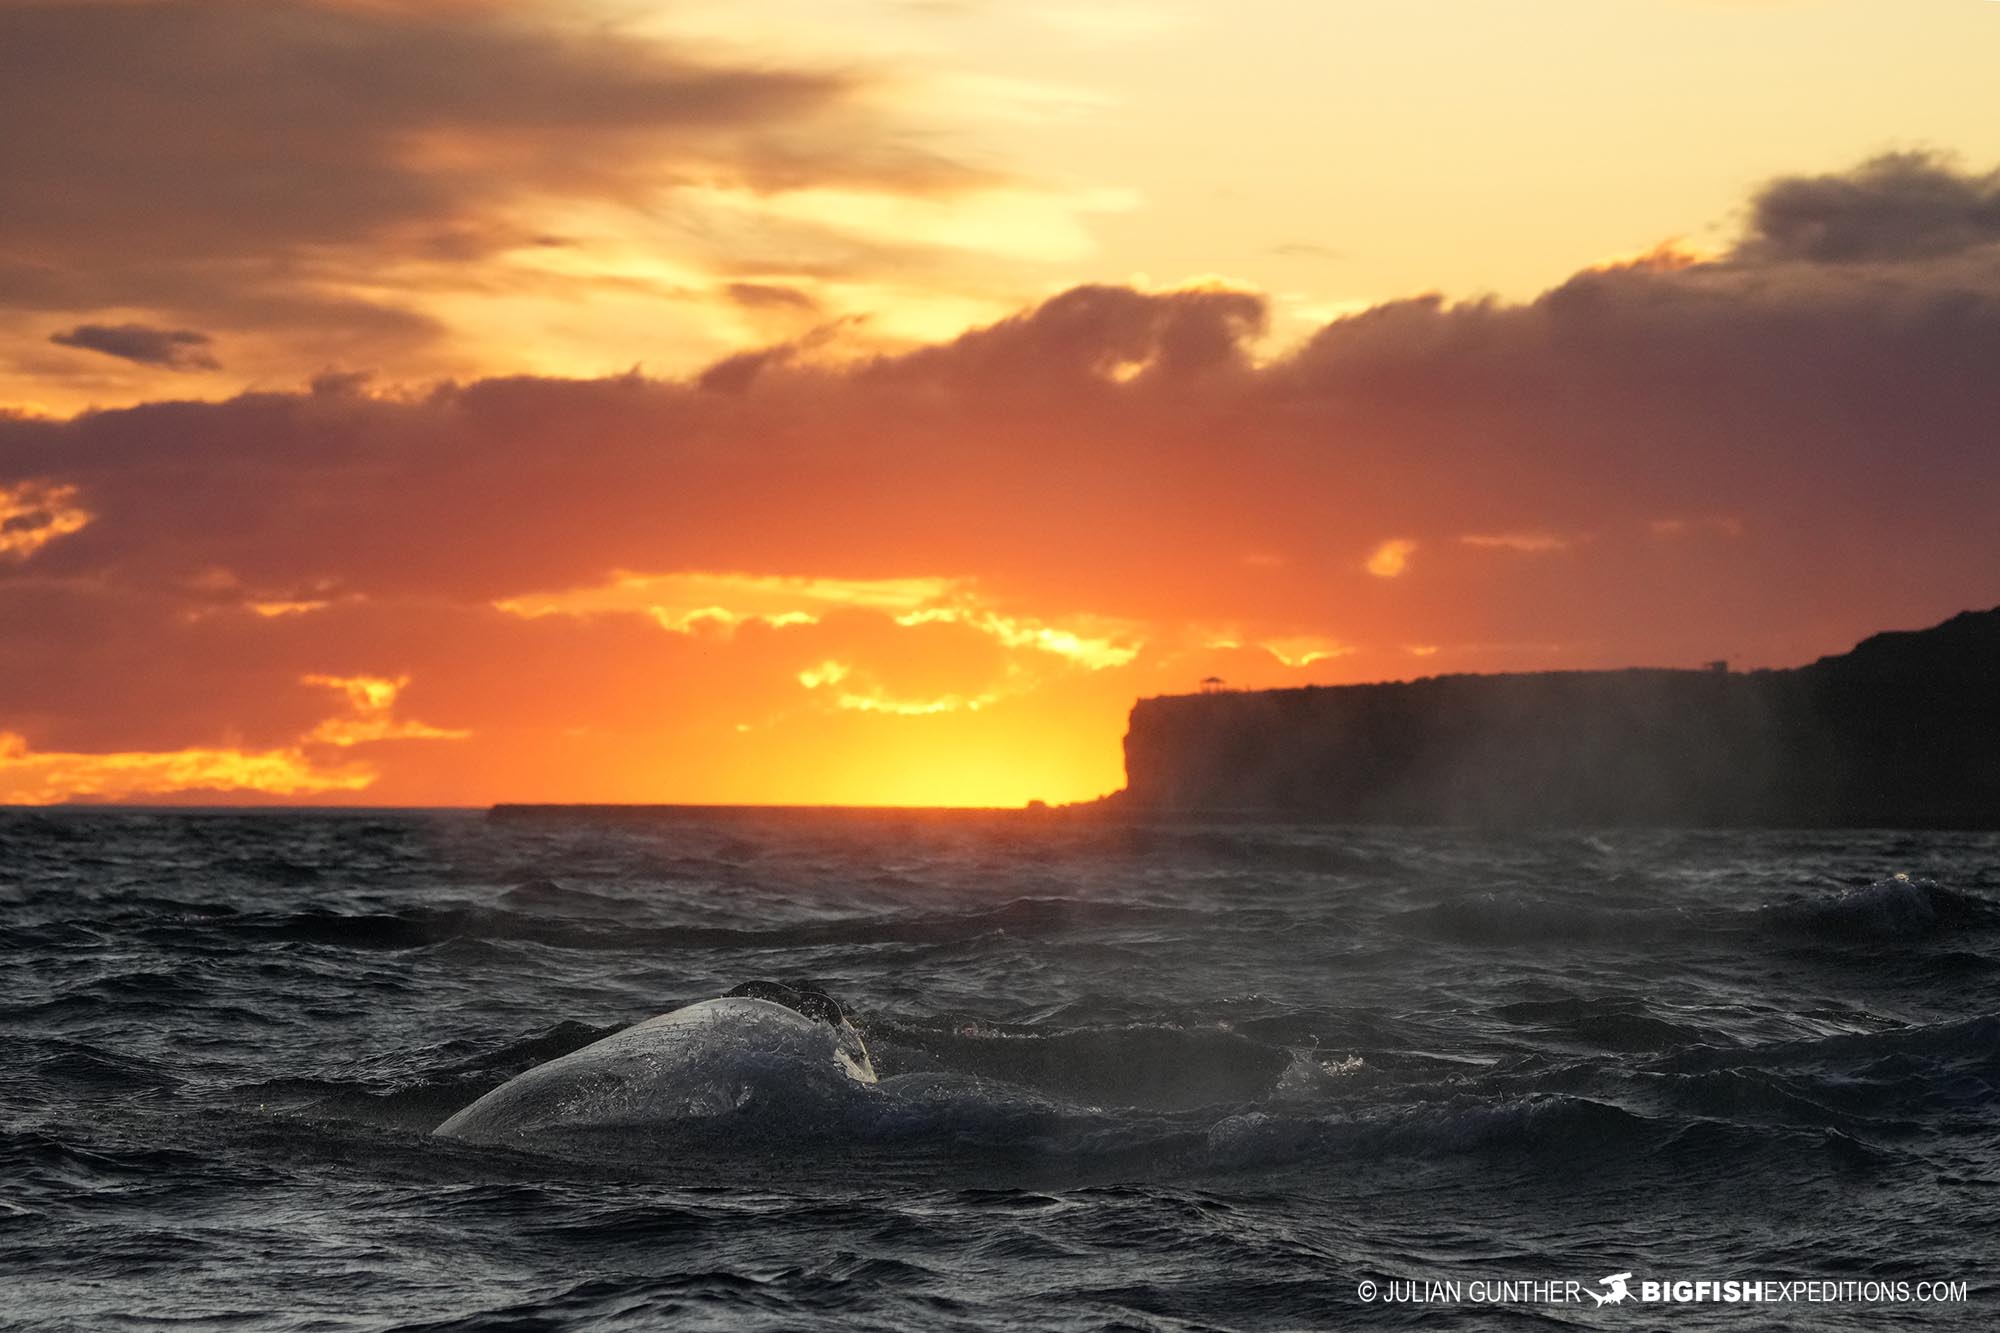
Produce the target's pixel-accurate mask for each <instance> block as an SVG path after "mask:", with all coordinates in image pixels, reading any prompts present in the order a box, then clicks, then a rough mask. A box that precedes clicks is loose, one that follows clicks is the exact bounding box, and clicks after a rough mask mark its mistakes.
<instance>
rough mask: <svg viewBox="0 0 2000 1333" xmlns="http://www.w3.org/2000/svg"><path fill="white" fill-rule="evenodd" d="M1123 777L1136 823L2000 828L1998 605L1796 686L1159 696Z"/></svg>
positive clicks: (1837, 662)
mask: <svg viewBox="0 0 2000 1333" xmlns="http://www.w3.org/2000/svg"><path fill="white" fill-rule="evenodd" d="M1125 772H1126V780H1127V786H1126V790H1125V792H1124V793H1122V794H1121V795H1120V796H1119V797H1118V798H1116V799H1117V800H1118V801H1119V803H1120V804H1123V805H1125V806H1127V807H1128V808H1131V809H1133V810H1135V812H1160V813H1191V812H1207V813H1221V812H1245V813H1254V814H1264V815H1271V816H1284V817H1293V818H1308V819H1324V820H1337V821H1342V822H1355V823H1370V822H1374V823H1419V824H1430V823H1464V824H1662V825H1764V826H1772V827H1811V826H1873V827H1891V828H1936V827H1951V828H2000V608H1996V609H1994V610H1992V611H1980V612H1966V613H1964V614H1962V615H1959V616H1955V617H1953V618H1952V619H1951V620H1948V621H1946V622H1945V623H1944V624H1942V625H1938V626H1936V627H1935V628H1932V629H1928V630H1920V631H1915V632H1910V633H1893V634H1878V635H1875V636H1874V637H1872V638H1870V639H1868V640H1866V641H1864V642H1863V643H1861V644H1860V645H1859V646H1858V647H1856V648H1855V649H1854V650H1853V651H1852V652H1850V653H1846V654H1843V655H1841V656H1837V657H1827V658H1822V659H1820V660H1819V661H1817V662H1814V663H1812V664H1811V665H1809V666H1803V667H1798V668H1795V669H1791V670H1782V671H1751V672H1723V671H1671V670H1636V669H1635V670H1626V671H1563V672H1544V673H1536V674H1525V675H1496V676H1437V677H1432V678H1429V679H1425V680H1416V681H1409V682H1402V683H1393V684H1382V685H1345V686H1334V687H1308V688H1305V689H1297V690H1263V691H1249V692H1236V693H1214V694H1196V695H1176V696H1168V697H1163V698H1154V699H1142V700H1140V701H1139V703H1138V704H1137V705H1136V706H1135V707H1134V708H1133V710H1132V717H1131V724H1130V729H1129V730H1128V732H1127V734H1126V737H1125Z"/></svg>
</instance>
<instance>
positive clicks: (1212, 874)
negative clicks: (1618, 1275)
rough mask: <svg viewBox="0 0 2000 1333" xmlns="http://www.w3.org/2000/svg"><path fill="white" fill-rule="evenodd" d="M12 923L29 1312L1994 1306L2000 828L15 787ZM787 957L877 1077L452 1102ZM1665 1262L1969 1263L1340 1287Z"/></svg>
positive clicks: (118, 1316) (1694, 1315)
mask: <svg viewBox="0 0 2000 1333" xmlns="http://www.w3.org/2000/svg"><path fill="white" fill-rule="evenodd" d="M1898 876H1902V877H1904V878H1898ZM0 958H4V962H5V967H4V968H0V1033H4V1039H5V1043H6V1045H5V1050H6V1053H7V1058H6V1059H5V1060H4V1061H0V1292H4V1294H5V1299H4V1304H0V1323H4V1324H5V1325H7V1326H9V1327H47V1328H69V1327H77V1328H99V1327H144V1326H147V1325H149V1324H153V1323H156V1322H157V1323H162V1324H164V1323H167V1322H171V1323H173V1324H174V1325H175V1326H177V1327H221V1326H229V1327H238V1328H296V1329H328V1330H333V1329H382V1328H425V1329H443V1328H468V1329H469V1328H501V1329H519V1330H527V1329H544V1328H550V1329H552V1328H567V1327H605V1328H663V1327H674V1328H731V1329H735V1328H773V1329H777V1328H787V1329H789V1328H807V1327H828V1328H925V1329H944V1328H1019V1329H1045V1328H1104V1327H1128V1328H1160V1329H1181V1328H1299V1327H1325V1326H1331V1325H1342V1324H1350V1323H1372V1324H1381V1325H1387V1326H1400V1327H1433V1326H1436V1327H1481V1328H1486V1327H1524V1328H1526V1327H1535V1328H1547V1327H1551V1326H1565V1325H1567V1326H1574V1327H1582V1328H1616V1327H1647V1326H1657V1325H1658V1324H1659V1323H1663V1322H1671V1323H1673V1324H1674V1325H1675V1326H1683V1325H1689V1326H1696V1327H1701V1326H1715V1327H1723V1326H1727V1327H1768V1326H1775V1325H1777V1324H1779V1323H1781V1322H1786V1321H1789V1322H1791V1323H1793V1324H1794V1325H1796V1326H1809V1327H1825V1328H1855V1329H1859V1328H1878V1327H1883V1326H1885V1325H1889V1326H1916V1325H1926V1326H1929V1325H1935V1326H1964V1327H1976V1326H1981V1325H1983V1324H1984V1323H1985V1322H1987V1321H1988V1320H1989V1319H1990V1318H1991V1316H1992V1313H1993V1294H1994V1286H1993V1279H1992V1269H1993V1256H1994V1254H1995V1253H1996V1240H1995V1238H1996V1236H2000V1100H1996V1088H2000V839H1995V838H1994V837H1992V836H1989V835H1953V834H1923V835H1904V834H1890V833H1867V832H1864V833H1854V832H1830V833H1812V834H1787V833H1743V832H1727V833H1720V832H1703V833H1661V832H1616V833H1594V834H1560V833H1548V834H1520V835H1507V836H1501V835H1488V834H1474V833H1463V832H1450V831H1413V830H1381V829H1368V830H1357V829H1329V828H1294V827H1283V826H1239V825H1228V826H1224V825H1217V826H1212V827H1211V826H1196V827H1190V826H1185V825H1179V826H1175V827H1172V828H1166V827H1128V826H1111V825H1105V824H1090V823H1082V822H1074V821H1067V820H1064V819H1061V818H1046V819H1035V818H1031V817H1000V816H990V815H988V816H966V815H912V814H868V815H860V814H846V815H841V814H811V813H775V812H774V813H759V814H748V813H736V814H730V813H709V814H697V813H689V814H683V815H677V816H675V817H672V818H665V819H658V820H653V821H650V822H637V821H632V822H623V823H607V822H589V821H583V820H577V821H571V822H560V823H552V822H544V823H534V824H530V823H505V822H492V821H489V820H487V819H486V818H484V817H483V816H478V815H469V814H410V813H392V814H340V815H294V814H254V815H222V814H149V813H97V812H78V813H53V814H33V813H5V812H0ZM760 976H761V977H777V978H789V979H811V980H816V981H818V982H819V983H821V984H823V985H824V986H826V987H827V988H829V989H830V990H832V991H833V992H834V993H835V994H837V995H839V996H840V997H841V998H842V999H843V1000H845V1001H846V1002H847V1003H848V1004H849V1005H850V1006H851V1007H852V1008H853V1009H854V1011H855V1013H856V1016H857V1021H858V1022H859V1024H860V1026H861V1028H862V1029H863V1031H864V1032H865V1034H866V1038H867V1042H868V1045H869V1047H870V1048H871V1050H872V1052H873V1056H874V1061H875V1064H876V1067H877V1069H878V1071H879V1073H880V1074H881V1075H882V1082H881V1084H880V1085H879V1086H878V1087H876V1088H873V1089H867V1090H864V1092H865V1095H862V1094H857V1096H856V1097H855V1098H853V1099H850V1102H844V1103H842V1104H841V1105H838V1106H831V1105H828V1104H826V1103H824V1102H823V1101H822V1100H816V1099H815V1098H813V1097H811V1096H807V1095H805V1093H804V1092H803V1091H801V1092H800V1094H799V1095H798V1096H796V1097H789V1096H788V1095H787V1093H786V1085H785V1084H784V1083H783V1082H782V1080H780V1081H779V1082H777V1083H774V1084H773V1083H767V1084H761V1085H759V1087H758V1088H757V1089H756V1090H755V1096H754V1097H752V1096H750V1095H749V1094H748V1093H744V1094H743V1095H742V1097H741V1098H740V1099H739V1100H740V1101H741V1103H742V1104H741V1107H740V1109H739V1110H737V1111H732V1112H729V1113H728V1114H726V1115H724V1116H723V1117H722V1120H721V1121H720V1122H719V1123H718V1122H708V1123H703V1124H699V1125H696V1124H689V1123H672V1124H663V1125H656V1126H650V1127H648V1128H647V1132H644V1133H636V1134H634V1135H633V1136H631V1137H630V1138H629V1139H623V1140H621V1139H618V1138H615V1137H614V1138H612V1139H606V1138H604V1137H603V1136H598V1137H595V1138H593V1139H591V1140H589V1141H588V1142H584V1141H581V1140H579V1141H578V1142H576V1143H573V1144H572V1143H564V1142H557V1143H553V1144H550V1145H549V1146H548V1150H547V1151H535V1152H527V1151H514V1150H502V1149H495V1148H488V1147H475V1146H470V1145H467V1144H463V1143H455V1142H452V1141H449V1140H445V1139H438V1138H433V1137H431V1135H430V1131H431V1130H432V1129H434V1128H435V1127H436V1126H437V1125H438V1124H439V1123H440V1122H442V1121H443V1120H444V1119H445V1118H446V1117H448V1116H450V1115H451V1114H452V1113H453V1112H454V1111H456V1110H458V1109H459V1108H461V1107H463V1106H465V1105H467V1104H468V1103H470V1102H471V1101H473V1100H474V1099H475V1098H477V1097H479V1096H480V1095H481V1094H483V1093H485V1092H486V1091H488V1090H490V1089H492V1088H494V1087H496V1086H498V1085H499V1084H501V1083H502V1082H504V1081H505V1080H507V1079H508V1078H510V1077H512V1076H513V1075H515V1074H518V1073H520V1072H522V1071H523V1070H525V1069H528V1068H530V1067H532V1066H534V1065H537V1064H540V1063H542V1062H544V1061H547V1060H550V1059H552V1058H555V1057H557V1056H560V1055H563V1054H565V1053H567V1052H569V1051H571V1050H574V1049H577V1048H579V1047H581V1046H584V1045H586V1044H588V1043H589V1042H592V1041H594V1040H597V1039H599V1038H601V1037H603V1036H606V1035H609V1034H610V1033H612V1032H614V1031H616V1030H618V1029H619V1028H621V1027H623V1026H624V1025H627V1024H630V1023H633V1022H635V1021H638V1020H640V1019H644V1018H647V1017H649V1016H652V1015H655V1014H659V1013H662V1012H665V1011H668V1010H672V1009H675V1008H677V1007H679V1006H681V1005H683V1004H687V1003H689V1002H692V1001H695V1000H699V999H703V998H705V997H709V996H713V995H717V994H719V993H721V992H723V991H725V990H727V989H729V988H730V987H731V986H733V985H735V984H736V983H737V982H739V981H742V980H744V979H745V978H748V977H760ZM725 1091H727V1090H725ZM850 1103H851V1104H850ZM1625 1271H1630V1272H1633V1273H1635V1274H1637V1275H1638V1277H1635V1278H1634V1279H1633V1280H1634V1282H1635V1284H1636V1283H1637V1282H1638V1281H1639V1280H1640V1279H1641V1278H1645V1277H1659V1278H1666V1279H1698V1278H1718V1279H1719V1278H1736V1277H1760V1278H1799V1277H1814V1276H1817V1277H1831V1278H1842V1279H1860V1278H1868V1279H1877V1280H1882V1281H1896V1280H1908V1281H1916V1280H1920V1279H1928V1278H1946V1279H1959V1280H1965V1281H1968V1282H1969V1283H1970V1302H1969V1303H1968V1304H1965V1305H1955V1306H1932V1307H1920V1306H1915V1305H1891V1306H1884V1305H1881V1304H1869V1303H1847V1304H1822V1305H1815V1306H1811V1307H1792V1308H1789V1309H1786V1310H1782V1311H1772V1310H1769V1309H1766V1310H1746V1309H1742V1308H1738V1307H1731V1306H1726V1305H1720V1304H1711V1305H1693V1306H1686V1307H1680V1308H1676V1309H1674V1310H1672V1311H1671V1312H1666V1311H1654V1312H1653V1313H1651V1314H1648V1313H1647V1312H1645V1311H1643V1310H1638V1309H1635V1307H1634V1306H1632V1305H1630V1304H1628V1305H1626V1306H1624V1307H1622V1308H1621V1307H1616V1306H1614V1307H1608V1308H1602V1309H1600V1308H1598V1307H1597V1306H1595V1305H1594V1304H1592V1303H1591V1302H1589V1301H1584V1302H1583V1303H1581V1304H1567V1303H1565V1304H1522V1303H1516V1304H1504V1305H1484V1306H1473V1305H1468V1304H1459V1305H1447V1304H1430V1305H1424V1306H1415V1305H1407V1304H1403V1305H1385V1304H1383V1303H1381V1302H1380V1300H1379V1299H1378V1300H1377V1301H1376V1302H1374V1303H1365V1302H1363V1301H1362V1300H1361V1299H1360V1297H1359V1295H1358V1287H1359V1284H1360V1283H1362V1282H1363V1281H1373V1282H1376V1283H1388V1282H1391V1281H1396V1282H1401V1281H1403V1280H1406V1279H1415V1280H1417V1281H1419V1282H1423V1281H1427V1280H1436V1281H1447V1280H1459V1281H1461V1282H1470V1281H1472V1280H1477V1279H1485V1280H1498V1279H1517V1280H1520V1279H1524V1280H1539V1279H1554V1280H1561V1279H1579V1280H1582V1281H1583V1282H1585V1283H1586V1284H1587V1285H1588V1286H1590V1287H1592V1288H1594V1289H1597V1290H1602V1287H1601V1286H1600V1285H1599V1284H1598V1279H1599V1278H1601V1277H1602V1276H1604V1275H1606V1274H1610V1273H1613V1272H1625ZM1379 1290H1380V1288H1378V1291H1379Z"/></svg>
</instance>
